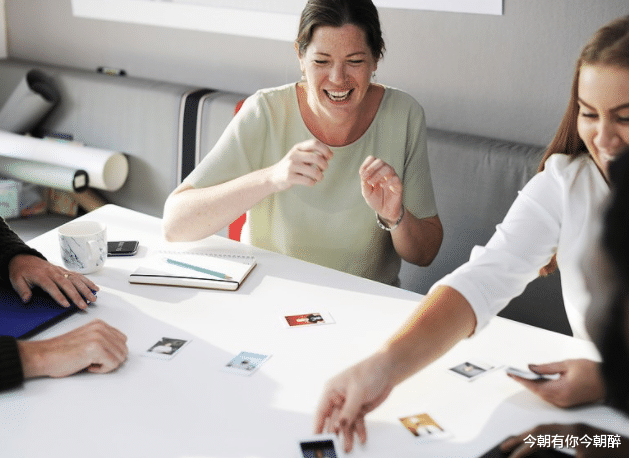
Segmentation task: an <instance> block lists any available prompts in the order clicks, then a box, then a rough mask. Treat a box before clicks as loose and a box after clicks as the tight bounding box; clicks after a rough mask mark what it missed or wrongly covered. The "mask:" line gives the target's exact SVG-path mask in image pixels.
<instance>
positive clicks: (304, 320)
mask: <svg viewBox="0 0 629 458" xmlns="http://www.w3.org/2000/svg"><path fill="white" fill-rule="evenodd" d="M332 323H334V320H333V319H332V316H331V315H330V314H329V313H328V312H310V313H301V314H299V315H285V316H283V317H282V324H283V325H284V327H288V328H295V327H300V326H313V325H322V324H332Z"/></svg>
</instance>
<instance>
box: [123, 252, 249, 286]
mask: <svg viewBox="0 0 629 458" xmlns="http://www.w3.org/2000/svg"><path fill="white" fill-rule="evenodd" d="M255 266H256V259H255V258H254V257H253V256H246V255H235V254H234V255H232V254H224V253H178V252H168V251H161V252H158V253H156V254H154V255H152V256H149V257H148V258H147V259H146V261H145V263H144V264H143V265H142V266H140V267H139V268H138V269H136V270H135V272H133V273H132V274H130V275H129V283H141V284H147V285H168V286H186V287H190V288H207V289H223V290H230V291H235V290H237V289H238V288H240V285H241V284H242V282H243V281H245V278H247V275H249V273H250V272H251V271H252V270H253V268H254V267H255Z"/></svg>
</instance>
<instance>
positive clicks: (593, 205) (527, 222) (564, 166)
mask: <svg viewBox="0 0 629 458" xmlns="http://www.w3.org/2000/svg"><path fill="white" fill-rule="evenodd" d="M608 194H609V186H608V184H607V182H606V181H605V179H604V178H603V175H602V174H601V172H600V171H599V169H598V168H597V167H596V165H595V163H594V161H593V160H592V159H591V157H590V155H589V154H581V155H578V156H576V157H573V156H567V155H564V154H555V155H553V156H551V157H550V158H549V159H548V160H547V162H546V165H545V168H544V171H542V172H540V173H538V174H537V175H535V176H534V177H533V178H532V179H531V180H530V181H529V182H528V183H527V184H526V186H525V187H524V188H523V189H522V191H520V193H519V194H518V197H517V198H516V200H515V201H514V203H513V205H512V206H511V208H510V209H509V212H508V213H507V215H506V216H505V218H504V220H503V222H502V223H501V224H499V225H498V226H497V227H496V232H495V234H494V235H493V236H492V238H491V239H490V240H489V242H488V243H487V245H486V246H484V247H480V246H476V247H474V249H473V250H472V253H471V256H470V260H469V261H468V262H467V263H465V264H463V265H462V266H461V267H459V268H458V269H456V270H455V271H454V272H452V273H451V274H449V275H446V276H445V277H444V278H443V279H441V280H440V281H439V282H437V283H436V284H435V285H434V286H433V289H434V288H435V287H436V286H437V285H447V286H450V287H452V288H454V289H456V290H457V291H458V292H459V293H461V294H462V295H463V296H464V297H465V299H466V300H467V301H468V302H469V303H470V304H471V306H472V308H473V310H474V313H475V314H476V320H477V327H476V332H478V331H479V330H480V329H482V328H483V327H484V326H485V325H486V324H487V323H488V321H489V320H490V319H491V318H492V317H493V316H494V315H496V314H497V313H498V312H500V310H502V309H503V308H504V307H505V306H506V305H507V304H508V303H509V301H510V300H511V299H513V298H514V297H517V296H518V295H520V294H521V293H522V292H523V291H524V289H525V288H526V285H528V283H529V282H531V281H532V280H534V279H535V278H536V277H537V276H538V272H539V269H540V268H542V267H543V266H545V265H546V264H547V263H548V262H549V261H550V259H551V258H552V256H553V255H554V254H555V253H556V254H557V263H558V266H559V270H560V272H561V288H562V294H563V299H564V305H565V307H566V313H567V316H568V320H569V322H570V326H571V327H572V331H573V334H574V336H575V337H579V338H585V339H587V338H589V337H588V334H587V332H586V329H585V312H586V309H587V307H588V305H589V302H590V295H589V293H588V291H587V289H586V287H585V283H584V277H583V272H582V263H581V257H582V254H583V252H584V250H585V248H586V247H587V246H588V244H590V243H591V242H592V238H593V237H594V236H595V234H596V227H597V225H598V224H599V219H600V217H601V213H602V208H603V206H604V202H605V199H606V198H607V195H608ZM490 204H491V203H489V202H488V205H490Z"/></svg>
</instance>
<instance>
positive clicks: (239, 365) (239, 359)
mask: <svg viewBox="0 0 629 458" xmlns="http://www.w3.org/2000/svg"><path fill="white" fill-rule="evenodd" d="M270 357H271V355H263V354H260V353H251V352H248V351H241V352H240V353H239V354H238V355H237V356H235V357H234V358H233V359H232V360H231V361H230V362H228V363H227V364H226V365H225V367H223V369H222V370H223V372H230V373H232V374H238V375H251V374H253V373H254V372H255V371H256V370H257V369H258V368H259V367H260V366H261V365H262V364H264V363H265V362H266V361H267V360H268V359H269V358H270Z"/></svg>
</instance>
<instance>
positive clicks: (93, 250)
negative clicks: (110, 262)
mask: <svg viewBox="0 0 629 458" xmlns="http://www.w3.org/2000/svg"><path fill="white" fill-rule="evenodd" d="M87 245H88V246H89V247H90V257H89V261H90V262H92V261H93V260H94V259H96V258H98V257H99V256H100V249H99V248H98V245H99V244H98V242H97V241H96V240H89V241H88V242H87Z"/></svg>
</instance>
